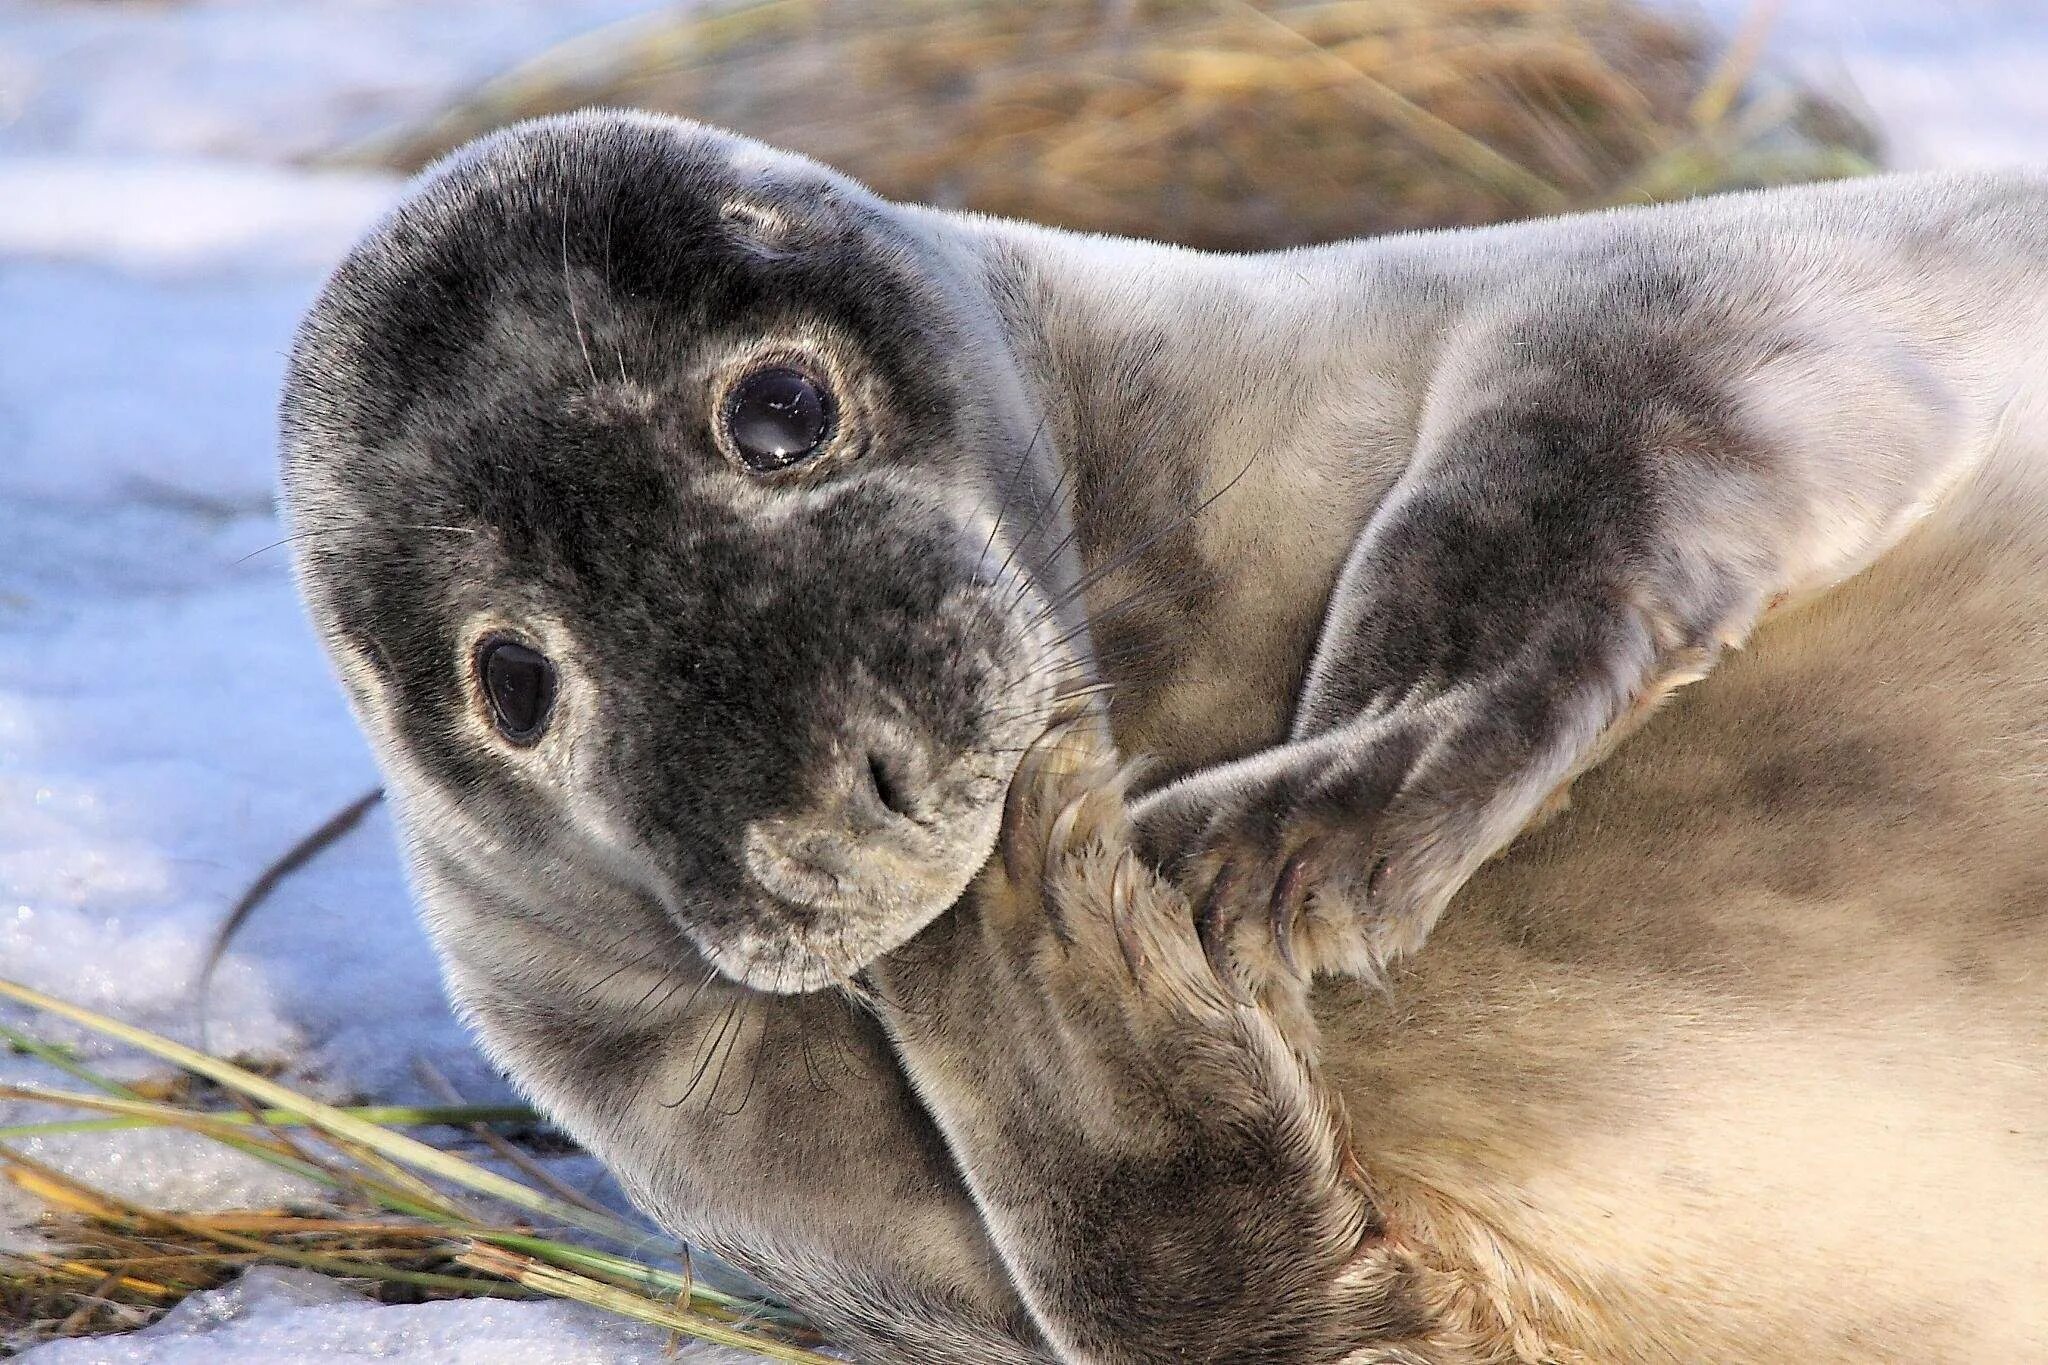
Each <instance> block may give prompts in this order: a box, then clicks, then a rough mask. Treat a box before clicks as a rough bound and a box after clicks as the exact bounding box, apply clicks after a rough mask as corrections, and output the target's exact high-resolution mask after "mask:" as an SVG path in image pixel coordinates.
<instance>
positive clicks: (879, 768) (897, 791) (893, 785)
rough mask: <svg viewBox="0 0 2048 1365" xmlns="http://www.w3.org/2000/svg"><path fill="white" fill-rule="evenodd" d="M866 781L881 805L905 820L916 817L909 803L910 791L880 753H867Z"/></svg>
mask: <svg viewBox="0 0 2048 1365" xmlns="http://www.w3.org/2000/svg"><path fill="white" fill-rule="evenodd" d="M868 781H869V783H870V784H872V785H873V787H874V789H875V795H876V796H877V797H879V798H880V799H881V802H882V805H883V806H884V807H886V808H887V809H888V810H889V811H891V812H892V813H894V814H896V815H900V816H902V817H903V818H904V819H906V820H910V819H914V818H916V811H915V810H914V809H913V808H912V806H911V804H910V793H909V792H908V791H907V790H906V789H905V784H904V783H903V781H902V780H901V778H900V777H898V775H897V774H896V773H895V772H894V771H893V770H892V768H891V765H890V763H889V761H888V760H887V759H885V758H883V757H882V756H881V755H880V754H877V753H870V754H869V755H868Z"/></svg>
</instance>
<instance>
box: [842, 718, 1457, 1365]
mask: <svg viewBox="0 0 2048 1365" xmlns="http://www.w3.org/2000/svg"><path fill="white" fill-rule="evenodd" d="M1093 744H1094V741H1093V740H1092V739H1090V738H1089V737H1088V736H1085V735H1081V734H1079V733H1077V732H1074V731H1069V732H1068V734H1067V735H1066V737H1065V738H1063V739H1062V740H1060V741H1059V742H1057V743H1055V744H1052V745H1049V746H1042V747H1041V749H1040V750H1038V751H1036V752H1035V753H1034V754H1033V756H1032V757H1029V758H1027V759H1026V762H1025V767H1024V769H1023V770H1022V771H1021V773H1020V776H1019V778H1018V784H1019V786H1020V787H1021V788H1023V789H1025V792H1026V794H1025V795H1024V797H1023V798H1022V799H1016V800H1013V802H1012V815H1011V818H1010V819H1009V820H1008V821H1007V822H1006V827H1005V833H1004V843H1005V847H1004V855H1003V856H1002V857H1000V858H998V859H996V860H994V861H993V862H992V863H991V865H990V867H989V868H988V869H987V870H986V871H985V872H984V874H983V877H982V879H981V880H980V881H979V882H977V883H976V886H975V888H974V890H973V891H972V892H971V893H970V894H969V896H968V898H967V900H965V901H963V902H962V904H961V905H960V906H959V907H958V908H957V909H956V910H955V912H954V914H953V915H951V916H948V917H947V918H946V919H944V920H942V921H940V922H939V923H938V924H935V925H934V926H932V927H931V929H929V930H927V931H926V933H925V934H924V935H923V936H921V937H920V938H919V939H918V940H917V941H915V942H913V943H912V944H910V945H907V946H906V947H904V948H902V949H899V950H897V951H896V952H895V953H892V954H890V955H889V956H888V957H886V958H884V959H883V960H882V961H881V962H879V963H877V964H876V965H875V966H874V967H872V968H870V970H869V979H870V980H871V981H872V982H873V983H874V987H875V992H876V998H877V1003H878V1009H879V1012H880V1014H881V1017H882V1019H883V1021H884V1023H885V1024H886V1025H887V1027H888V1028H889V1031H890V1033H891V1035H892V1037H893V1038H894V1041H895V1045H896V1049H897V1052H898V1055H899V1056H900V1057H901V1058H902V1060H903V1063H904V1066H905V1069H906V1071H907V1073H908V1074H909V1076H910V1078H911V1082H912V1084H913V1085H914V1086H915V1087H916V1089H917V1091H918V1094H919V1096H920V1098H921V1099H922V1100H923V1101H924V1103H925V1105H926V1106H927V1107H928V1108H929V1109H930V1110H931V1112H932V1114H933V1116H934V1118H935V1119H936V1120H937V1122H938V1124H939V1127H940V1129H941V1130H942V1131H943V1132H944V1134H945V1136H946V1140H947V1143H948V1146H949V1147H950V1148H951V1149H952V1151H953V1154H954V1158H955V1160H956V1161H957V1162H958V1163H959V1164H960V1167H961V1169H962V1171H963V1172H964V1174H965V1177H966V1180H967V1183H968V1185H969V1187H970V1188H971V1189H972V1190H973V1193H974V1197H975V1202H976V1204H977V1205H978V1206H979V1208H980V1209H981V1211H982V1215H983V1218H984V1220H985V1222H986V1224H987V1226H988V1229H989V1232H990V1235H991V1237H992V1238H993V1239H994V1241H995V1242H996V1245H997V1247H998V1248H999V1250H1000V1251H1001V1254H1002V1257H1003V1260H1004V1264H1005V1265H1006V1266H1007V1267H1008V1269H1009V1272H1010V1274H1011V1276H1012V1278H1013V1279H1014V1281H1015V1282H1016V1284H1017V1286H1018V1289H1019V1292H1020V1293H1021V1295H1022V1296H1023V1298H1024V1300H1025V1301H1026V1302H1027V1303H1028V1304H1029V1305H1030V1306H1031V1310H1032V1313H1033V1316H1034V1317H1035V1318H1036V1319H1037V1321H1038V1323H1039V1325H1040V1327H1041V1329H1042V1330H1043V1331H1044V1332H1045V1334H1046V1336H1047V1338H1048V1339H1049V1340H1050V1341H1052V1342H1053V1343H1054V1345H1055V1347H1056V1348H1057V1350H1058V1353H1059V1357H1060V1359H1062V1360H1072V1361H1089V1362H1096V1363H1097V1365H1126V1363H1130V1365H1136V1363H1137V1362H1153V1361H1157V1362H1168V1361H1172V1362H1201V1361H1211V1362H1224V1361H1229V1362H1233V1363H1234V1365H1258V1363H1259V1362H1275V1363H1277V1362H1287V1363H1288V1365H1315V1363H1316V1362H1337V1361H1349V1362H1357V1363H1358V1365H1364V1363H1365V1362H1375V1363H1376V1365H1392V1363H1393V1362H1409V1363H1411V1365H1412V1363H1413V1362H1419V1361H1424V1360H1429V1361H1436V1360H1442V1359H1449V1358H1451V1357H1445V1356H1442V1355H1440V1354H1437V1353H1432V1351H1431V1349H1430V1343H1429V1340H1428V1334H1429V1330H1430V1329H1429V1326H1428V1323H1429V1317H1428V1315H1427V1314H1426V1313H1425V1311H1424V1308H1423V1306H1422V1305H1421V1304H1420V1302H1419V1301H1418V1296H1417V1293H1416V1289H1415V1275H1414V1267H1413V1266H1412V1265H1411V1263H1410V1260H1409V1258H1408V1256H1407V1253H1405V1252H1404V1251H1402V1250H1400V1249H1398V1248H1396V1247H1395V1246H1393V1245H1392V1244H1391V1243H1390V1242H1389V1241H1388V1239H1387V1238H1386V1236H1385V1234H1384V1230H1383V1229H1382V1227H1381V1225H1380V1222H1379V1219H1378V1216H1377V1213H1376V1212H1375V1210H1374V1207H1373V1204H1372V1201H1371V1199H1370V1197H1369V1195H1368V1192H1367V1189H1366V1187H1365V1180H1364V1177H1363V1175H1362V1173H1361V1172H1360V1169H1359V1167H1358V1166H1357V1164H1356V1162H1355V1161H1354V1160H1352V1159H1351V1157H1350V1155H1349V1147H1348V1144H1347V1140H1346V1137H1345V1126H1344V1120H1343V1115H1342V1110H1341V1106H1340V1105H1339V1104H1338V1103H1337V1102H1336V1101H1335V1100H1334V1098H1333V1096H1332V1095H1331V1094H1330V1093H1329V1092H1326V1090H1325V1089H1324V1087H1323V1086H1322V1084H1321V1082H1320V1081H1319V1079H1318V1077H1317V1074H1316V1071H1315V1066H1314V1061H1313V1055H1312V1054H1313V1051H1314V1049H1313V1041H1312V1039H1310V1038H1303V1037H1301V1036H1299V1035H1297V1034H1294V1033H1293V1032H1291V1031H1290V1030H1289V1029H1288V1028H1285V1027H1283V1026H1282V1024H1281V1022H1280V1020H1279V1017H1278V1016H1276V1015H1275V1014H1274V1013H1272V1012H1270V1011H1268V1010H1267V1009H1265V1008H1262V1007H1261V1006H1259V1005H1256V1004H1253V1003H1251V1002H1250V1001H1249V1000H1247V999H1246V998H1244V996H1243V995H1242V994H1240V993H1239V992H1238V991H1237V990H1236V989H1234V984H1233V982H1232V980H1231V977H1230V971H1229V968H1228V965H1227V964H1215V963H1212V962H1211V960H1210V959H1209V958H1207V957H1206V956H1205V954H1204V952H1203V948H1202V945H1201V943H1200V941H1199V940H1198V939H1197V937H1196V935H1195V933H1194V926H1193V920H1192V917H1191V915H1190V912H1189V907H1188V905H1187V902H1186V901H1185V899H1183V898H1182V897H1181V896H1180V895H1179V893H1177V892H1176V891H1174V890H1173V889H1172V888H1171V887H1170V886H1169V885H1168V884H1167V883H1166V882H1165V881H1163V880H1162V879H1160V878H1159V877H1157V876H1156V875H1155V874H1153V873H1151V872H1149V871H1147V870H1145V869H1144V868H1143V867H1142V865H1141V864H1140V862H1139V861H1138V859H1137V858H1136V856H1135V855H1134V853H1133V852H1132V850H1131V848H1130V846H1129V841H1128V836H1129V827H1128V824H1127V821H1126V818H1125V811H1124V805H1123V798H1122V794H1121V791H1120V789H1119V783H1118V781H1117V778H1116V775H1115V772H1114V770H1113V768H1112V767H1111V766H1110V765H1109V764H1108V763H1106V762H1105V761H1103V760H1102V759H1101V758H1100V757H1099V750H1096V749H1094V748H1093ZM1219 966H1220V967H1221V968H1222V971H1221V974H1219V972H1218V967H1219ZM1458 1358H1462V1357H1458Z"/></svg>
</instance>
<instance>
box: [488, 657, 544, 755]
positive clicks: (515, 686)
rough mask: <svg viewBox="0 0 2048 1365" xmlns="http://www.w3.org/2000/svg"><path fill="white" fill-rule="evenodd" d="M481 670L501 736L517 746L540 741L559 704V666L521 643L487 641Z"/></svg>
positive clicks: (493, 717)
mask: <svg viewBox="0 0 2048 1365" xmlns="http://www.w3.org/2000/svg"><path fill="white" fill-rule="evenodd" d="M477 670H478V673H479V674H480V675H481V681H482V683H483V691H484V700H485V701H486V702H488V703H489V704H490V708H491V719H492V721H494V722H495V723H496V724H497V727H498V733H499V734H501V735H503V736H504V737H505V738H506V739H509V740H511V741H512V742H513V743H514V744H531V743H533V742H534V741H535V740H537V739H539V738H540V737H541V735H542V733H543V732H545V731H546V730H547V728H548V712H549V711H550V710H552V709H553V708H554V704H555V666H554V665H553V664H551V663H549V662H548V660H547V656H546V655H544V654H542V653H541V652H540V651H539V650H536V649H530V648H528V647H527V646H525V645H522V644H520V643H519V642H518V641H517V640H504V639H493V640H486V641H485V642H484V645H483V648H481V649H480V650H478V651H477Z"/></svg>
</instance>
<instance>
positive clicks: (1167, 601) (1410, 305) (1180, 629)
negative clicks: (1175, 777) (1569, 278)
mask: <svg viewBox="0 0 2048 1365" xmlns="http://www.w3.org/2000/svg"><path fill="white" fill-rule="evenodd" d="M970 231H971V232H973V233H975V234H978V241H977V252H978V254H979V256H980V257H981V259H982V260H983V261H984V262H985V269H986V271H987V275H988V285H989V296H990V299H991V302H992V304H993V305H994V307H995V310H996V312H997V313H998V314H999V315H1000V317H1001V319H1002V326H1003V328H1004V331H1005V333H1006V340H1007V342H1008V345H1009V347H1010V349H1011V351H1012V353H1013V355H1014V356H1015V357H1016V360H1017V362H1018V364H1019V366H1020V368H1021V370H1022V371H1023V374H1024V376H1025V379H1026V382H1027V384H1029V385H1030V386H1031V388H1032V390H1033V393H1032V397H1033V398H1034V400H1035V402H1036V403H1037V405H1038V407H1039V410H1040V412H1041V413H1042V414H1043V416H1044V418H1045V424H1046V430H1047V432H1048V433H1049V437H1050V442H1051V449H1052V451H1053V452H1054V454H1055V457H1056V458H1057V460H1058V461H1059V462H1060V466H1061V469H1060V479H1061V486H1062V487H1063V489H1064V490H1065V492H1064V497H1065V498H1066V500H1067V502H1068V509H1067V510H1068V511H1069V512H1070V514H1071V517H1072V523H1071V524H1072V528H1073V536H1074V545H1075V547H1076V549H1077V551H1078V556H1079V560H1080V564H1081V571H1082V574H1083V577H1084V581H1085V582H1089V583H1090V586H1089V587H1088V588H1087V589H1086V594H1085V597H1086V605H1087V609H1088V615H1089V618H1090V621H1091V632H1090V633H1091V636H1092V638H1093V643H1094V647H1095V650H1096V654H1097V656H1098V659H1099V660H1100V663H1101V667H1102V670H1103V672H1104V673H1105V674H1106V675H1107V676H1108V677H1109V679H1110V681H1112V682H1114V683H1115V684H1116V685H1117V687H1116V694H1115V701H1114V702H1113V704H1112V710H1111V719H1112V723H1113V725H1114V726H1115V728H1116V731H1117V739H1118V742H1119V744H1120V745H1123V746H1125V747H1126V748H1127V749H1141V750H1144V751H1146V752H1149V753H1153V754H1157V755H1159V756H1160V757H1161V760H1162V764H1163V766H1162V768H1161V770H1160V771H1161V774H1162V776H1164V775H1170V774H1171V773H1172V772H1174V771H1177V770H1179V769H1182V768H1184V767H1188V766H1195V765H1199V764H1201V763H1206V762H1213V761H1216V760H1217V759H1219V758H1222V757H1227V756H1229V755H1230V753H1232V752H1233V751H1235V752H1241V751H1243V750H1245V749H1249V748H1253V747H1257V746H1259V745H1262V744H1268V743H1271V742H1273V741H1274V740H1276V739H1278V738H1279V737H1280V736H1281V735H1282V734H1284V732H1285V730H1286V727H1287V724H1288V722H1289V720H1290V715H1289V708H1290V705H1291V701H1292V698H1293V697H1294V696H1295V695H1296V694H1297V693H1298V690H1299V687H1300V683H1301V679H1302V677H1303V676H1304V673H1305V670H1306V668H1307V663H1308V658H1309V654H1310V650H1311V648H1312V645H1313V640H1314V635H1315V631H1316V629H1317V627H1318V626H1319V625H1320V621H1321V604H1322V603H1323V602H1324V601H1326V600H1327V599H1328V596H1329V593H1330V590H1331V588H1332V586H1333V585H1334V583H1335V580H1336V576H1337V573H1338V571H1339V569H1340V568H1341V567H1342V563H1343V559H1344V555H1345V552H1346V551H1347V549H1348V548H1349V545H1350V543H1351V540H1352V539H1353V537H1354V536H1355V534H1356V532H1357V529H1358V528H1359V527H1360V526H1362V525H1363V523H1364V519H1365V517H1366V516H1367V515H1368V514H1369V513H1370V510H1371V508H1372V506H1373V505H1374V504H1376V503H1377V501H1378V499H1379V497H1380V496H1381V495H1382V494H1383V493H1384V492H1385V490H1386V488H1387V487H1389V486H1390V485H1391V484H1392V483H1393V481H1394V479H1395V478H1397V477H1398V475H1399V473H1400V471H1401V469H1403V468H1404V467H1405V466H1406V464H1407V461H1408V457H1409V452H1410V450H1411V449H1412V447H1413V433H1414V429H1415V424H1416V417H1417V413H1418V411H1419V408H1420V404H1421V397H1422V393H1423V389H1424V376H1425V374H1426V367H1427V360H1426V355H1427V354H1428V353H1430V352H1433V350H1434V347H1432V346H1430V345H1428V344H1426V342H1427V338H1428V336H1429V335H1430V333H1431V328H1432V323H1431V321H1430V318H1429V312H1430V310H1429V309H1428V308H1427V307H1418V306H1416V304H1417V302H1418V301H1419V300H1422V299H1426V298H1427V297H1428V296H1429V294H1430V293H1431V292H1432V291H1430V290H1428V289H1426V288H1420V287H1418V286H1417V284H1416V283H1414V281H1415V280H1416V279H1418V278H1419V277H1418V276H1417V275H1416V272H1415V271H1414V269H1413V268H1412V266H1410V265H1408V264H1406V263H1405V261H1406V258H1407V257H1408V255H1409V253H1407V252H1405V251H1402V250H1396V251H1395V252H1394V253H1393V257H1394V260H1393V263H1391V264H1390V261H1389V257H1388V253H1387V252H1386V251H1385V250H1384V249H1383V244H1381V243H1376V242H1361V243H1349V244H1344V245H1342V246H1337V247H1328V248H1319V249H1314V250H1307V251H1294V252H1284V253H1276V254H1271V255H1260V256H1225V255H1214V254H1208V253H1202V252H1194V251H1188V250H1183V249H1180V248H1175V247H1167V246H1159V245H1154V244H1150V243H1143V242H1132V241H1126V240H1119V239H1113V238H1102V237H1084V236H1079V235H1076V234H1071V233H1063V232H1055V231H1051V230H1048V229H1040V228H1032V227H1027V226H1024V225H1021V224H1013V223H998V222H989V221H986V220H983V221H979V222H976V223H974V224H973V225H972V227H971V228H970ZM1434 293H1435V294H1436V296H1437V297H1438V298H1441V297H1442V294H1443V291H1442V290H1440V289H1439V290H1436V291H1434ZM1439 311H1440V309H1439ZM1225 641H1228V642H1229V647H1228V648H1225V647H1224V642H1225ZM1248 663H1249V664H1250V665H1251V666H1250V667H1247V664H1248Z"/></svg>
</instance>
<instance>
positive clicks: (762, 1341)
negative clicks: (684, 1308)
mask: <svg viewBox="0 0 2048 1365" xmlns="http://www.w3.org/2000/svg"><path fill="white" fill-rule="evenodd" d="M462 1264H464V1265H467V1266H472V1267H474V1268H476V1269H478V1270H484V1271H488V1272H489V1273H491V1274H493V1275H502V1276H503V1277H504V1278H506V1279H508V1280H511V1281H513V1282H515V1283H517V1284H521V1285H524V1286H526V1287H527V1288H529V1289H535V1290H539V1291H541V1292H543V1293H546V1294H551V1295H554V1296H556V1297H558V1298H565V1299H576V1300H578V1301H579V1302H582V1303H587V1304H590V1305H592V1306H593V1307H596V1308H602V1309H605V1310H607V1311H609V1312H613V1313H618V1314H620V1315H622V1316H624V1317H629V1318H637V1319H639V1320H640V1321H641V1322H645V1323H651V1324H653V1325H654V1326H657V1327H666V1328H668V1329H670V1330H671V1331H676V1332H682V1333H684V1334H686V1335H688V1336H693V1337H696V1338H697V1339H698V1340H699V1341H708V1342H711V1343H713V1344H715V1345H719V1346H733V1347H737V1348H739V1349H740V1350H744V1351H752V1352H753V1353H754V1354H756V1355H759V1356H763V1357H766V1358H767V1359H769V1360H787V1361H794V1362H797V1363H798V1365H803V1363H804V1362H812V1365H838V1363H837V1362H835V1361H834V1360H833V1358H832V1357H831V1356H826V1355H820V1354H819V1353H818V1352H816V1351H811V1350H806V1349H805V1348H803V1347H801V1346H793V1345H790V1344H788V1343H785V1342H780V1341H773V1340H769V1339H766V1338H763V1337H760V1336H756V1335H754V1334H753V1333H751V1332H745V1331H741V1330H739V1329H737V1328H735V1327H730V1326H727V1325H725V1324H722V1323H715V1322H707V1321H705V1320H704V1319H703V1318H702V1317H701V1316H698V1315H696V1314H691V1313H684V1312H680V1311H678V1310H675V1309H670V1308H666V1307H664V1306H663V1305H661V1304H659V1303H656V1302H654V1301H653V1300H652V1299H647V1298H643V1297H642V1296H640V1295H638V1294H635V1293H632V1292H630V1291H628V1290H624V1289H618V1288H615V1287H614V1286H612V1285H609V1284H605V1283H604V1282H602V1281H600V1280H593V1279H590V1278H588V1277H587V1276H583V1275H578V1274H575V1273H574V1272H573V1271H568V1270H563V1269H561V1268H560V1267H558V1266H552V1265H548V1264H547V1263H546V1262H543V1261H537V1260H535V1259H533V1258H532V1257H530V1256H521V1255H518V1254H517V1253H515V1252H510V1251H506V1250H503V1249H502V1248H500V1247H494V1246H489V1245H485V1244H481V1243H480V1244H478V1245H477V1246H474V1247H471V1248H470V1249H469V1250H468V1251H467V1252H466V1253H465V1254H464V1255H463V1257H462Z"/></svg>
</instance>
